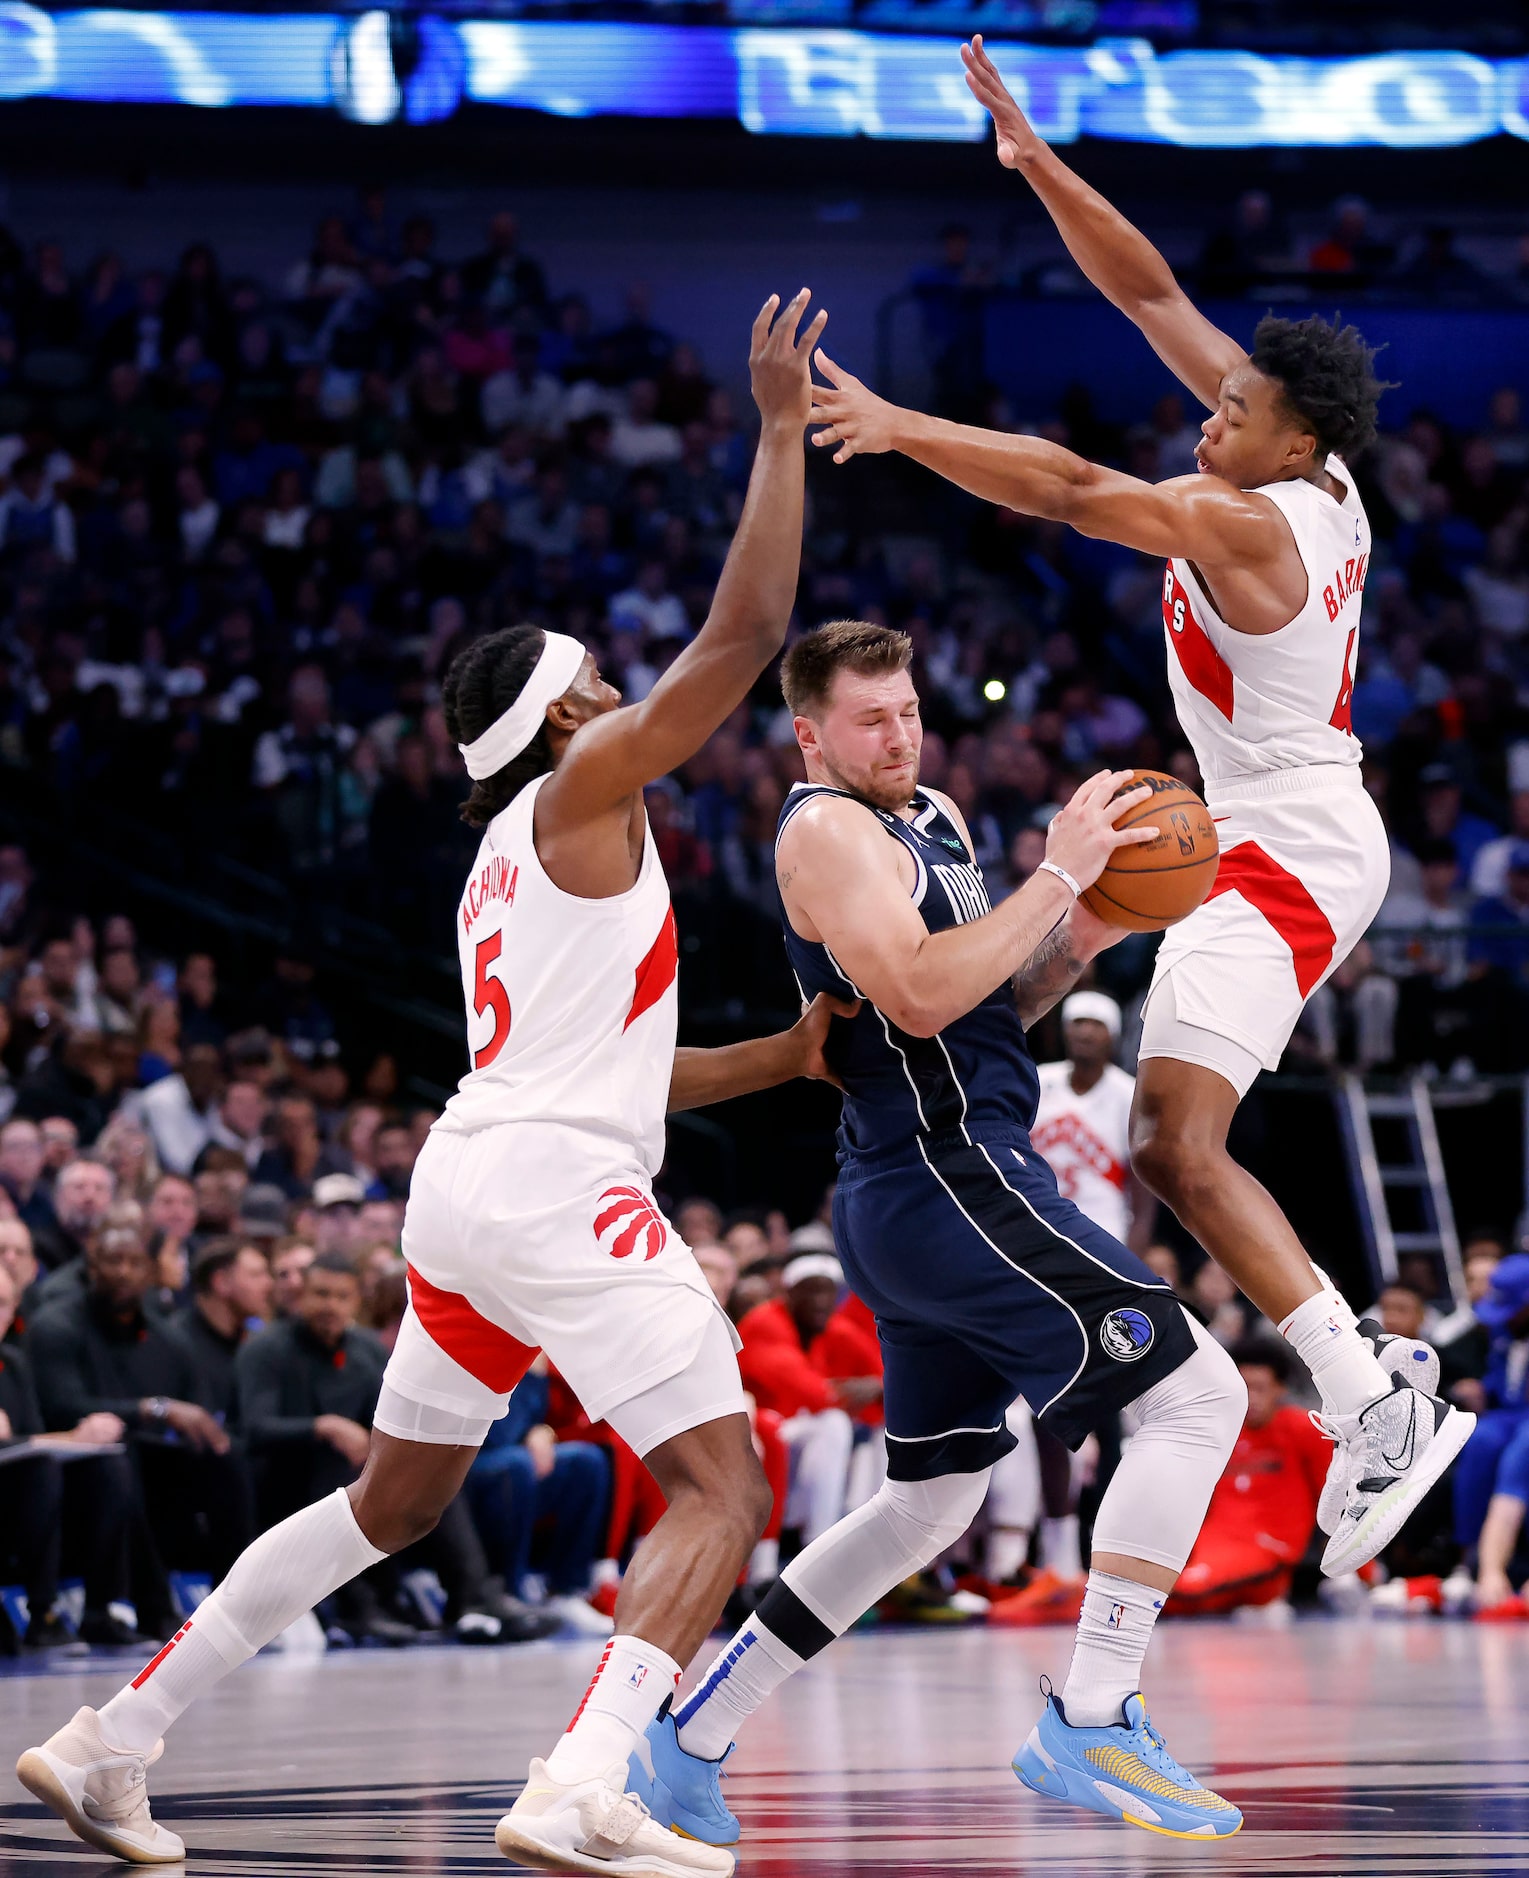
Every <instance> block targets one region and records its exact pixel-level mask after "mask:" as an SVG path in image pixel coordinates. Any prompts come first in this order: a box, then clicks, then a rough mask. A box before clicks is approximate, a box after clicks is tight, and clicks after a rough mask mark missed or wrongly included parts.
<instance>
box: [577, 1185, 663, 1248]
mask: <svg viewBox="0 0 1529 1878" xmlns="http://www.w3.org/2000/svg"><path fill="white" fill-rule="evenodd" d="M613 1227H614V1228H615V1229H616V1230H615V1235H614V1237H613V1238H611V1240H610V1241H609V1243H608V1244H607V1242H606V1234H607V1233H609V1232H610V1231H611V1229H612V1228H613ZM595 1237H596V1238H597V1239H598V1240H599V1241H600V1243H601V1244H602V1245H604V1246H605V1248H606V1250H607V1251H608V1252H609V1253H610V1255H611V1257H612V1258H613V1259H625V1258H630V1257H631V1256H632V1254H633V1253H634V1252H637V1251H641V1253H642V1256H643V1258H644V1259H656V1258H657V1257H658V1255H659V1253H660V1252H662V1251H663V1249H664V1245H665V1242H666V1241H667V1240H668V1237H669V1229H668V1227H667V1226H666V1225H665V1224H664V1217H663V1215H662V1213H660V1212H659V1210H658V1208H657V1206H656V1205H655V1204H654V1202H653V1196H652V1195H651V1194H648V1193H644V1192H643V1191H642V1189H641V1188H640V1187H608V1188H607V1189H606V1190H605V1192H604V1193H602V1194H601V1195H600V1208H599V1211H598V1212H597V1213H596V1214H595Z"/></svg>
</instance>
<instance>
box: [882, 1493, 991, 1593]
mask: <svg viewBox="0 0 1529 1878" xmlns="http://www.w3.org/2000/svg"><path fill="white" fill-rule="evenodd" d="M991 1472H992V1470H991V1469H990V1468H984V1469H983V1470H982V1472H981V1473H978V1474H942V1475H941V1476H940V1478H939V1479H938V1480H886V1481H883V1482H882V1484H881V1487H880V1489H879V1490H878V1492H877V1493H876V1494H875V1495H874V1496H873V1497H872V1499H871V1500H870V1502H869V1505H870V1506H872V1507H874V1508H875V1509H876V1512H877V1515H878V1516H879V1518H880V1519H881V1521H882V1523H883V1525H884V1526H885V1527H886V1528H887V1530H888V1532H889V1533H890V1534H892V1535H895V1538H896V1540H897V1544H898V1546H899V1549H900V1550H901V1551H902V1553H903V1554H904V1556H905V1557H906V1558H907V1559H908V1560H909V1570H910V1571H919V1570H922V1568H923V1567H924V1566H925V1565H927V1564H928V1563H929V1561H930V1560H931V1559H933V1558H938V1557H939V1555H940V1554H941V1553H942V1552H943V1551H944V1550H945V1549H946V1547H947V1546H952V1545H954V1544H955V1542H956V1541H957V1539H959V1538H960V1537H961V1535H962V1533H964V1532H965V1531H966V1529H967V1527H968V1526H969V1525H970V1524H971V1523H972V1521H973V1520H974V1519H975V1518H976V1517H977V1514H978V1513H979V1511H980V1510H981V1507H982V1502H983V1500H984V1499H985V1498H986V1497H987V1490H988V1481H989V1478H990V1476H991Z"/></svg>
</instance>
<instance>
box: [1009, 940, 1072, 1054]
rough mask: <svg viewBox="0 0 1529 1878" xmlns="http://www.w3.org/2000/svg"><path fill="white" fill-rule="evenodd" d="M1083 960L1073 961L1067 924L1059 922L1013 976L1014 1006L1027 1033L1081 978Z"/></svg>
mask: <svg viewBox="0 0 1529 1878" xmlns="http://www.w3.org/2000/svg"><path fill="white" fill-rule="evenodd" d="M1086 963H1087V961H1086V960H1084V959H1080V958H1078V957H1076V955H1075V954H1074V952H1073V949H1072V934H1071V933H1070V932H1069V931H1068V927H1067V921H1066V920H1065V919H1062V920H1059V921H1058V922H1057V924H1056V925H1055V926H1053V927H1052V929H1051V931H1050V932H1049V933H1047V935H1046V937H1045V938H1044V939H1043V940H1042V941H1041V942H1040V944H1039V945H1038V946H1037V947H1036V948H1035V950H1034V951H1033V952H1032V953H1031V954H1030V957H1029V958H1028V959H1027V960H1026V961H1025V963H1024V964H1023V965H1021V966H1020V968H1019V970H1018V971H1017V972H1016V973H1015V974H1014V977H1013V980H1012V982H1013V986H1014V1003H1015V1005H1016V1007H1017V1008H1018V1010H1019V1021H1020V1022H1021V1023H1022V1024H1023V1025H1024V1026H1025V1028H1026V1029H1027V1030H1028V1029H1029V1028H1030V1026H1031V1025H1032V1024H1033V1023H1034V1022H1035V1020H1036V1019H1037V1018H1038V1017H1044V1016H1045V1015H1046V1013H1047V1011H1049V1010H1050V1009H1051V1007H1052V1005H1053V1004H1055V1003H1056V1002H1057V1000H1058V999H1059V998H1064V997H1066V995H1067V993H1068V992H1069V991H1070V990H1071V989H1072V987H1073V985H1074V983H1075V982H1076V981H1077V980H1078V979H1079V978H1080V977H1081V976H1082V974H1083V968H1084V966H1085V964H1086Z"/></svg>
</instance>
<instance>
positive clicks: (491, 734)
mask: <svg viewBox="0 0 1529 1878" xmlns="http://www.w3.org/2000/svg"><path fill="white" fill-rule="evenodd" d="M583 663H584V648H583V646H581V645H580V644H579V642H578V640H577V639H570V638H569V637H568V635H567V633H548V634H547V643H546V645H545V646H544V647H543V648H542V655H541V657H540V658H539V659H538V660H537V661H536V664H535V666H534V667H533V668H532V671H531V676H530V677H529V678H528V679H527V680H526V682H525V685H524V687H523V688H522V690H521V693H520V696H519V697H518V698H517V699H516V700H515V702H514V703H513V704H512V705H511V706H510V708H509V710H507V711H506V712H505V714H504V716H503V717H496V718H495V719H494V721H493V723H492V724H490V725H489V727H488V729H487V730H486V731H484V733H483V735H482V736H481V737H474V738H473V740H472V742H471V743H459V744H458V745H457V748H458V749H459V750H460V751H461V752H462V761H463V762H464V763H465V764H466V765H467V773H468V775H469V776H471V777H472V779H473V781H474V782H482V781H483V779H484V778H485V777H486V776H497V775H498V774H499V772H500V770H502V769H503V768H504V766H505V764H506V763H513V762H514V760H515V758H516V757H517V756H519V755H520V753H521V751H522V750H524V749H525V747H526V745H527V744H528V743H529V742H530V741H531V739H532V738H533V737H534V736H535V735H536V733H537V731H539V730H540V729H541V727H542V720H543V719H544V718H545V717H546V715H547V706H548V705H549V704H550V703H551V702H552V700H553V699H554V698H560V697H562V695H563V693H564V692H565V691H566V690H567V689H568V687H569V686H570V685H571V684H572V683H573V681H574V679H575V678H577V677H578V675H579V667H580V666H581V665H582V664H583Z"/></svg>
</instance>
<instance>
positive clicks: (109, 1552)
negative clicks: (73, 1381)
mask: <svg viewBox="0 0 1529 1878" xmlns="http://www.w3.org/2000/svg"><path fill="white" fill-rule="evenodd" d="M20 1301H21V1296H20V1288H19V1287H18V1284H17V1281H16V1279H15V1277H14V1276H13V1275H12V1272H11V1270H10V1268H9V1266H8V1265H7V1264H6V1263H5V1262H3V1261H0V1444H3V1445H4V1446H6V1447H7V1448H10V1447H11V1445H12V1444H13V1443H25V1442H29V1441H31V1440H32V1439H33V1438H34V1437H36V1436H39V1435H41V1434H42V1433H43V1431H44V1429H45V1427H46V1423H45V1422H44V1419H43V1411H42V1404H41V1402H40V1400H39V1398H38V1394H37V1385H36V1380H35V1378H34V1376H33V1373H32V1368H31V1363H30V1361H29V1358H28V1355H27V1352H26V1350H25V1348H23V1347H22V1345H21V1344H20V1343H19V1342H17V1341H16V1340H14V1339H12V1338H11V1337H10V1331H11V1327H12V1324H13V1321H14V1319H15V1315H16V1311H17V1308H18V1306H19V1304H20ZM122 1434H123V1423H122V1421H121V1419H120V1417H118V1416H116V1415H113V1414H111V1413H109V1412H107V1411H104V1410H97V1411H95V1412H94V1413H88V1414H85V1415H83V1416H81V1417H80V1419H79V1421H77V1422H76V1423H75V1424H74V1426H73V1427H72V1428H66V1429H61V1430H58V1431H56V1432H55V1433H54V1435H53V1437H52V1440H53V1442H54V1444H55V1445H57V1444H59V1443H62V1444H63V1445H64V1446H65V1447H71V1446H72V1447H78V1448H81V1449H85V1450H89V1449H92V1448H96V1447H107V1446H111V1445H113V1444H115V1443H118V1442H120V1440H121V1438H122ZM132 1505H133V1477H132V1468H131V1465H130V1464H129V1463H128V1462H127V1460H126V1459H125V1457H123V1456H121V1455H120V1454H116V1455H100V1456H91V1457H90V1458H85V1457H84V1456H81V1457H79V1458H76V1459H73V1460H71V1461H70V1464H69V1465H68V1466H65V1465H64V1462H63V1460H62V1459H61V1458H60V1457H59V1456H58V1455H57V1454H51V1453H47V1452H45V1451H38V1452H35V1453H32V1454H30V1455H27V1456H24V1457H23V1458H16V1456H15V1454H14V1453H12V1455H11V1456H10V1457H9V1464H8V1465H7V1466H6V1467H4V1468H0V1562H3V1561H4V1560H5V1559H6V1558H7V1557H9V1559H10V1560H11V1561H12V1562H13V1564H14V1566H15V1568H16V1570H17V1571H18V1573H19V1574H20V1579H21V1583H22V1587H23V1589H24V1590H25V1592H26V1596H27V1610H28V1621H27V1627H26V1631H25V1634H24V1635H23V1636H22V1637H20V1638H13V1639H12V1641H13V1643H20V1644H21V1646H22V1647H23V1648H26V1649H29V1650H49V1649H56V1648H58V1647H59V1646H60V1645H62V1644H66V1643H68V1642H69V1641H70V1636H69V1631H68V1629H67V1628H66V1627H65V1625H64V1624H63V1623H62V1622H61V1621H60V1619H59V1618H58V1617H57V1616H56V1615H55V1613H54V1608H53V1607H54V1603H55V1601H56V1599H57V1597H58V1591H59V1578H60V1573H61V1570H62V1569H64V1568H66V1567H67V1568H68V1569H70V1570H73V1571H77V1572H78V1573H79V1575H80V1576H81V1578H83V1580H84V1588H85V1607H84V1612H83V1615H82V1617H81V1619H80V1623H79V1630H78V1634H79V1636H80V1637H81V1638H82V1639H83V1641H85V1642H86V1643H103V1644H138V1643H141V1642H142V1641H143V1639H142V1637H141V1636H140V1634H139V1633H138V1632H136V1631H134V1630H133V1628H132V1627H131V1626H130V1625H129V1624H127V1623H125V1622H124V1621H123V1620H122V1619H121V1618H119V1617H117V1616H115V1615H114V1614H113V1612H112V1609H111V1606H112V1605H114V1604H122V1603H126V1602H127V1600H128V1597H129V1595H130V1592H131V1581H130V1574H129V1567H128V1542H129V1530H130V1521H131V1516H132ZM0 1626H3V1630H0V1639H3V1637H4V1635H8V1634H9V1626H8V1625H5V1623H4V1619H3V1618H0ZM4 1654H6V1649H5V1646H4V1642H3V1640H0V1655H4Z"/></svg>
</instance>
